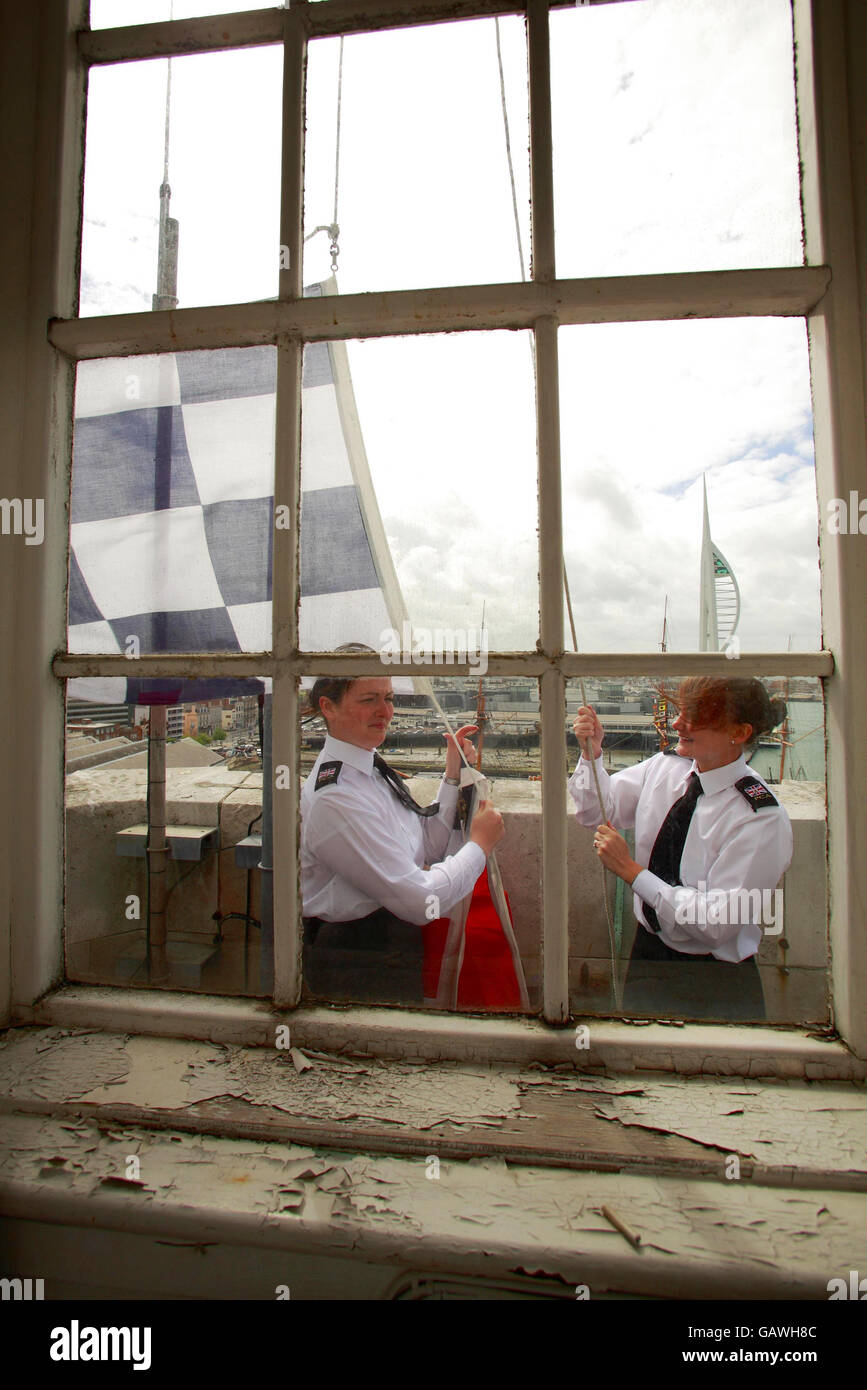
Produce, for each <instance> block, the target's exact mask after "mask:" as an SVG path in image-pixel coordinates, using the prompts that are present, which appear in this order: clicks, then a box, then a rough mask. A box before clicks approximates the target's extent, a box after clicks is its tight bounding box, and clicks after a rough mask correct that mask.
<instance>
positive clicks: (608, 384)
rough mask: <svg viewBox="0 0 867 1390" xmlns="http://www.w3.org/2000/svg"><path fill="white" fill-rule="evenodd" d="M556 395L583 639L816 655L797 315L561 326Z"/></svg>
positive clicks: (807, 439) (808, 432) (595, 645)
mask: <svg viewBox="0 0 867 1390" xmlns="http://www.w3.org/2000/svg"><path fill="white" fill-rule="evenodd" d="M627 8H628V7H627ZM560 400H561V408H562V459H563V518H564V523H563V524H564V536H565V554H566V565H567V571H568V575H569V581H570V586H571V591H572V599H573V607H574V611H575V620H576V627H577V637H578V644H579V648H580V649H581V650H583V651H628V650H635V651H652V650H654V649H657V650H658V649H659V647H660V644H661V643H662V642H663V640H664V641H665V644H666V650H669V651H695V650H697V649H701V650H705V649H707V650H712V651H719V650H723V649H725V650H727V651H729V652H730V653H731V654H732V655H733V656H734V655H736V654H737V652H738V651H785V650H786V649H787V648H788V647H789V645H790V644H791V647H792V649H793V650H795V651H798V650H802V651H804V650H806V651H810V650H816V649H818V648H819V646H820V643H821V635H820V634H821V627H820V603H819V550H818V541H817V537H818V531H819V522H818V509H817V500H816V478H815V462H814V456H813V429H812V406H811V399H810V372H809V358H808V351H807V335H806V329H805V325H804V322H803V320H801V319H725V320H723V319H715V320H704V321H697V320H696V321H688V322H672V323H643V324H603V325H592V326H586V327H585V326H580V327H572V328H564V329H563V330H562V332H561V334H560ZM705 487H706V489H707V516H708V531H709V536H708V539H707V540H705V538H704V488H705ZM708 567H709V568H708ZM736 595H737V596H736ZM712 601H713V603H715V604H716V618H715V620H713V619H712V617H709V616H707V615H708V613H709V612H710V605H711V602H712ZM702 615H704V616H702ZM735 617H737V626H736V627H734V628H733V627H732V623H733V622H734V620H735Z"/></svg>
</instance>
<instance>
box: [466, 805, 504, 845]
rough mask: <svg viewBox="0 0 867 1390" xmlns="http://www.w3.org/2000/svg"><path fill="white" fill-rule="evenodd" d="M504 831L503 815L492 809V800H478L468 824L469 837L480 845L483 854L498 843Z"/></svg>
mask: <svg viewBox="0 0 867 1390" xmlns="http://www.w3.org/2000/svg"><path fill="white" fill-rule="evenodd" d="M505 833H506V827H505V826H504V824H503V817H502V816H501V815H500V813H499V811H496V810H495V809H494V805H493V802H491V801H480V802H479V805H478V808H477V810H476V814H475V815H474V816H473V823H472V825H471V826H470V839H471V840H472V841H473V842H474V843H475V844H477V845H481V847H482V849H483V850H484V851H485V855H486V856H487V855H489V854H490V852H491V850H492V849H493V848H494V845H498V844H499V843H500V841H501V840H502V838H503V836H504V835H505Z"/></svg>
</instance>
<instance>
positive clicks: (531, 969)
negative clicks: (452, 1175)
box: [66, 767, 828, 1022]
mask: <svg viewBox="0 0 867 1390" xmlns="http://www.w3.org/2000/svg"><path fill="white" fill-rule="evenodd" d="M409 785H410V787H411V789H412V791H413V794H414V795H415V796H416V797H417V798H418V799H419V800H420V801H422V802H425V801H430V800H431V799H432V798H433V796H434V795H435V793H436V789H437V786H438V782H437V780H436V779H434V778H429V777H425V778H422V777H418V778H414V779H413V780H412V781H411V782H410V784H409ZM775 790H776V789H775ZM146 792H147V779H146V773H145V772H144V771H143V770H134V771H126V772H122V771H119V770H118V771H113V770H112V769H111V768H110V767H109V768H105V769H95V770H91V771H88V772H86V773H84V772H78V773H74V774H72V775H70V776H69V777H68V778H67V814H66V863H67V880H66V909H67V915H66V941H67V947H68V948H69V947H75V946H80V945H81V944H82V943H85V942H87V941H92V940H95V939H97V938H106V937H109V936H112V935H116V934H120V933H122V932H126V931H129V930H130V929H131V928H133V927H135V926H136V925H143V924H144V920H145V915H146V903H147V884H146V872H145V862H144V860H143V859H126V858H121V857H120V856H118V854H117V852H116V848H115V837H116V833H117V831H119V830H122V829H124V828H126V827H127V826H130V825H134V824H137V823H139V822H143V821H145V820H146ZM780 796H781V799H782V801H783V803H784V804H785V806H786V809H787V810H788V812H789V815H790V816H791V818H792V825H793V831H794V839H795V851H794V857H793V860H792V865H791V867H790V869H789V871H788V873H787V874H786V875H785V877H784V879H783V882H782V884H781V889H782V893H783V913H784V916H783V930H782V932H780V933H779V934H777V935H766V936H765V939H764V940H763V942H762V945H761V947H760V950H759V966H760V969H761V972H762V982H763V986H764V991H765V1000H766V1005H767V1011H768V1019H769V1021H771V1022H804V1021H809V1022H814V1021H816V1022H822V1021H824V1020H825V1019H826V1017H827V1009H828V1005H827V961H828V947H827V894H826V886H825V805H824V788H823V787H822V786H821V785H820V784H817V783H803V782H798V783H783V784H782V787H781V788H780ZM494 797H495V801H496V804H497V806H498V808H499V809H500V811H501V812H502V814H503V817H504V820H505V823H506V837H505V839H504V840H503V842H502V845H501V847H500V848H499V850H498V853H497V858H498V861H499V864H500V870H501V873H502V877H503V884H504V887H505V889H506V893H507V894H508V897H509V901H510V904H511V909H512V918H513V921H514V924H515V932H516V936H517V939H518V943H519V946H520V950H521V957H522V960H523V962H524V970H525V974H526V977H527V984H528V987H529V990H530V996H531V1003H532V1006H533V1008H534V1009H536V1008H538V1007H539V1003H540V1000H541V949H540V922H541V916H542V887H541V815H540V798H541V789H540V784H539V783H538V782H528V781H521V780H518V779H507V778H503V779H501V780H499V781H497V782H496V784H495V788H494ZM261 804H262V774H261V772H252V773H250V772H242V771H237V772H231V771H228V770H227V769H226V768H223V767H221V768H217V769H209V768H184V769H169V770H168V773H167V820H168V822H169V824H170V825H171V824H175V825H219V827H220V832H221V846H222V849H223V851H227V847H228V846H231V845H233V844H235V843H236V842H237V841H239V840H241V839H243V838H244V836H245V835H246V833H247V827H248V825H249V823H250V821H251V820H253V818H254V817H255V816H257V815H258V814H259V812H260V811H261ZM255 828H256V829H259V828H260V826H258V825H257V826H256V827H255ZM567 842H568V882H569V897H570V904H571V908H570V919H569V936H570V952H569V984H570V993H571V996H572V1000H573V1007H574V1009H575V1012H576V1013H579V1014H580V1013H585V1012H591V1013H592V1012H600V1013H607V1012H609V1011H610V1008H611V991H610V979H611V962H610V953H609V945H608V929H607V925H606V919H605V910H604V903H603V898H602V891H603V879H602V874H601V871H600V867H599V861H598V859H597V858H596V855H595V853H594V851H593V846H592V833H591V832H590V831H589V830H587V829H586V828H585V827H584V826H581V825H579V824H578V821H577V819H576V818H575V816H574V814H573V813H572V812H571V809H570V814H569V825H568V841H567ZM219 860H220V862H219V864H218V859H217V856H216V855H210V856H209V857H208V858H207V859H206V860H205V861H204V862H203V863H202V864H201V865H199V866H197V867H196V868H195V869H194V870H193V871H192V872H190V873H189V874H188V876H187V877H185V878H184V880H183V881H182V882H179V886H178V887H177V889H175V890H174V891H172V892H171V895H170V897H169V906H168V921H169V932H170V934H171V933H183V935H184V936H185V937H186V938H188V939H194V938H195V937H196V936H197V935H198V934H201V935H202V936H203V937H206V938H208V939H210V937H211V936H212V935H213V933H214V931H215V924H214V922H213V920H212V914H213V913H214V912H215V911H216V910H217V903H218V895H219V904H220V909H221V911H222V912H224V913H228V912H243V910H244V904H245V898H246V873H245V871H244V870H242V869H239V868H236V866H235V861H234V855H233V854H232V853H231V852H230V851H227V852H223V853H221V854H220V856H219ZM190 868H191V866H190V865H189V864H178V865H176V866H175V865H172V866H170V870H169V872H170V875H171V879H170V887H171V883H174V882H175V880H176V879H178V880H180V877H181V875H184V874H187V871H188V870H189V869H190ZM259 877H260V875H259V873H258V872H257V871H254V873H253V904H252V911H253V914H254V915H256V916H257V915H258V906H259ZM606 882H607V887H608V893H609V902H610V903H611V910H612V915H614V914H615V894H616V884H617V880H615V879H614V878H613V877H612V876H611V875H610V874H609V875H607V876H606ZM131 894H136V895H138V896H139V899H140V903H141V913H142V916H141V921H140V923H138V924H137V923H135V922H134V921H130V920H129V919H128V918H127V917H126V916H125V905H126V899H127V897H128V896H129V895H131ZM634 930H635V921H634V917H633V914H632V894H631V891H630V890H629V889H626V890H625V891H624V894H623V907H622V913H621V931H622V940H621V957H622V958H623V959H624V963H625V959H626V958H628V955H629V952H630V950H631V946H632V938H633V935H634ZM622 968H623V967H621V969H622Z"/></svg>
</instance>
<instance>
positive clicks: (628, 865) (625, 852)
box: [576, 720, 641, 883]
mask: <svg viewBox="0 0 867 1390" xmlns="http://www.w3.org/2000/svg"><path fill="white" fill-rule="evenodd" d="M576 723H577V720H576ZM593 848H594V849H595V851H596V853H597V854H598V855H599V858H600V859H601V860H602V863H603V864H604V865H605V868H606V869H610V870H611V872H612V873H613V874H616V875H617V877H618V878H622V879H623V882H624V883H631V882H632V881H633V879H634V878H636V877H637V875H638V874H640V873H641V865H640V864H636V862H635V860H634V859H633V858H632V856H631V854H630V853H629V847H628V845H627V843H626V841H625V840H624V838H623V836H622V835H618V833H617V831H616V830H615V829H614V827H613V826H611V825H608V824H607V822H606V824H605V825H598V826H597V827H596V831H595V833H594V836H593Z"/></svg>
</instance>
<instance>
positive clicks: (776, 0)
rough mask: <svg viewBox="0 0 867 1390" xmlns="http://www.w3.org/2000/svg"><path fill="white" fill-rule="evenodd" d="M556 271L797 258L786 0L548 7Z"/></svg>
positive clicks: (650, 269) (656, 0)
mask: <svg viewBox="0 0 867 1390" xmlns="http://www.w3.org/2000/svg"><path fill="white" fill-rule="evenodd" d="M551 88H552V102H553V123H554V124H553V133H554V191H555V212H556V228H557V270H558V274H559V275H562V276H593V275H629V274H636V273H642V274H645V273H661V272H664V271H687V270H727V269H734V268H736V267H745V266H768V265H800V264H801V263H802V262H803V251H802V244H801V211H800V193H799V182H798V178H799V175H798V144H797V126H796V116H795V86H794V67H793V42H792V19H791V7H790V3H789V0H689V4H684V3H682V0H652V2H651V0H647V3H643V4H613V5H594V6H571V7H566V8H563V9H558V10H555V11H553V12H552V14H551Z"/></svg>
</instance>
